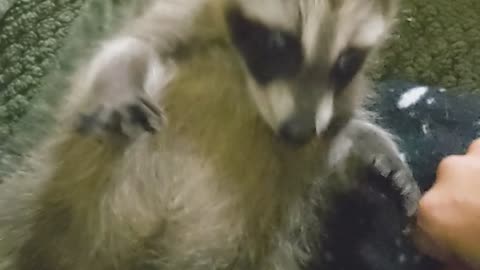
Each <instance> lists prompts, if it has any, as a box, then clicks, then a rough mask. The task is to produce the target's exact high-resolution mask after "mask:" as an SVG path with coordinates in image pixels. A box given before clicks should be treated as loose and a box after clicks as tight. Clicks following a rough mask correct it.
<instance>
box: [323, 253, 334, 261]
mask: <svg viewBox="0 0 480 270" xmlns="http://www.w3.org/2000/svg"><path fill="white" fill-rule="evenodd" d="M325 260H326V261H327V262H333V261H334V260H335V258H334V257H333V254H332V253H331V252H329V251H327V252H325Z"/></svg>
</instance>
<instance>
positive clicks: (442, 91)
mask: <svg viewBox="0 0 480 270" xmlns="http://www.w3.org/2000/svg"><path fill="white" fill-rule="evenodd" d="M438 92H440V93H445V92H447V89H445V88H440V89H438Z"/></svg>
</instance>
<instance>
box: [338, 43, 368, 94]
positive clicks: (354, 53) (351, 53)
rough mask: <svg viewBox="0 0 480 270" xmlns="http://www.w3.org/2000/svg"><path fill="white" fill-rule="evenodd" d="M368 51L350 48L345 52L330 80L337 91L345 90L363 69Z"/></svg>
mask: <svg viewBox="0 0 480 270" xmlns="http://www.w3.org/2000/svg"><path fill="white" fill-rule="evenodd" d="M366 56H367V50H365V49H359V48H348V49H346V50H344V51H343V52H342V53H341V54H340V56H339V57H338V58H337V61H336V62H335V64H334V65H333V68H332V70H331V73H330V80H331V82H332V83H333V86H334V87H335V89H336V90H337V91H340V90H342V89H344V88H345V87H346V86H347V85H348V84H349V83H350V82H351V81H352V79H353V78H354V77H355V75H356V74H357V73H358V71H359V70H360V69H361V68H362V66H363V63H364V62H365V59H366Z"/></svg>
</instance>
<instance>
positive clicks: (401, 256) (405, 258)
mask: <svg viewBox="0 0 480 270" xmlns="http://www.w3.org/2000/svg"><path fill="white" fill-rule="evenodd" d="M406 261H407V256H406V255H405V254H400V255H399V256H398V262H399V263H400V264H403V263H405V262H406Z"/></svg>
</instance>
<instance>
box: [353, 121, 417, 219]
mask: <svg viewBox="0 0 480 270" xmlns="http://www.w3.org/2000/svg"><path fill="white" fill-rule="evenodd" d="M347 132H349V135H350V136H351V137H350V138H351V139H352V141H353V142H354V143H353V152H354V153H355V154H356V156H357V157H358V158H360V159H361V160H362V163H363V164H366V165H367V166H368V167H369V168H374V169H375V170H376V171H378V173H380V174H381V175H382V176H383V177H384V178H386V179H389V181H390V182H389V183H387V184H389V185H393V188H394V189H395V190H397V191H398V192H399V194H400V197H401V198H400V200H401V202H400V203H401V204H402V205H403V208H404V209H405V212H406V214H407V215H408V216H410V217H412V216H414V215H415V214H416V212H417V206H418V202H419V201H420V198H421V192H420V188H419V187H418V183H417V182H416V180H415V179H414V177H413V173H412V171H411V170H410V167H409V165H408V164H407V163H406V162H405V161H403V159H402V157H401V154H400V152H399V151H398V149H397V145H396V143H395V142H394V141H393V139H392V138H391V136H390V134H388V133H387V132H386V131H384V130H383V129H381V128H380V127H378V126H376V125H374V124H371V123H368V122H366V121H358V120H357V121H353V122H352V123H351V124H350V127H349V128H348V129H347Z"/></svg>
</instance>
